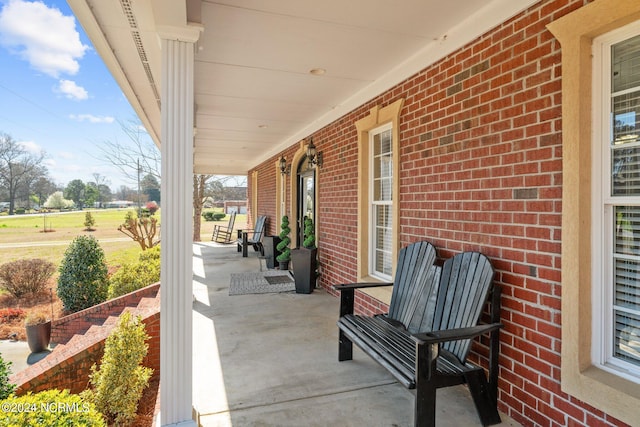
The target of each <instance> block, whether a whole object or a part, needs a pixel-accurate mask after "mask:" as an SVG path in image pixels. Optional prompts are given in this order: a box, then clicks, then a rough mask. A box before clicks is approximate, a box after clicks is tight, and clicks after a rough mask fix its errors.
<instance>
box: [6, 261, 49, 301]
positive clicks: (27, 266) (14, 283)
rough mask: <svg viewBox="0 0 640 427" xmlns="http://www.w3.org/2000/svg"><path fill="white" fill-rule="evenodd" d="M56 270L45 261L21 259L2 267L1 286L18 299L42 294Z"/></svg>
mask: <svg viewBox="0 0 640 427" xmlns="http://www.w3.org/2000/svg"><path fill="white" fill-rule="evenodd" d="M55 270H56V268H55V266H54V265H53V263H51V262H49V261H46V260H44V259H39V258H34V259H20V260H16V261H12V262H8V263H6V264H3V265H1V266H0V285H1V286H2V288H3V289H5V290H6V291H7V292H9V293H10V294H11V295H13V296H14V297H16V298H22V297H23V296H25V295H27V294H37V293H39V292H42V291H43V290H44V288H45V286H47V283H48V282H49V279H50V278H51V275H52V274H53V272H54V271H55Z"/></svg>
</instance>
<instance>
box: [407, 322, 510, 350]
mask: <svg viewBox="0 0 640 427" xmlns="http://www.w3.org/2000/svg"><path fill="white" fill-rule="evenodd" d="M503 326H504V325H503V324H502V323H490V324H486V325H477V326H471V327H469V328H458V329H445V330H443V331H433V332H418V333H417V334H412V336H413V339H414V341H415V342H416V343H417V344H418V345H428V344H438V343H442V342H448V341H458V340H468V339H472V338H475V337H477V336H480V335H483V334H487V333H489V332H493V331H495V330H498V329H500V328H502V327H503Z"/></svg>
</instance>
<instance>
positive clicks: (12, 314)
mask: <svg viewBox="0 0 640 427" xmlns="http://www.w3.org/2000/svg"><path fill="white" fill-rule="evenodd" d="M26 315H27V313H26V312H25V311H24V310H23V309H21V308H0V323H7V322H11V321H12V320H20V319H23V318H24V317H25V316H26Z"/></svg>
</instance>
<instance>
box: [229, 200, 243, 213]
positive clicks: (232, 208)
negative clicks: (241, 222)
mask: <svg viewBox="0 0 640 427" xmlns="http://www.w3.org/2000/svg"><path fill="white" fill-rule="evenodd" d="M233 212H236V213H239V214H246V213H247V199H244V200H225V202H224V213H226V214H230V213H233Z"/></svg>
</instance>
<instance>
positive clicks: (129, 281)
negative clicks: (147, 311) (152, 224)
mask: <svg viewBox="0 0 640 427" xmlns="http://www.w3.org/2000/svg"><path fill="white" fill-rule="evenodd" d="M159 280H160V246H155V247H153V248H151V249H148V250H146V251H143V252H141V253H140V255H139V257H138V261H137V262H134V263H127V264H124V265H123V266H122V267H120V269H119V270H118V271H116V272H115V273H114V274H113V276H111V278H110V279H109V292H108V293H107V298H108V299H111V298H116V297H119V296H120V295H124V294H128V293H129V292H133V291H135V290H137V289H140V288H143V287H145V286H148V285H150V284H152V283H155V282H157V281H159Z"/></svg>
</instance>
